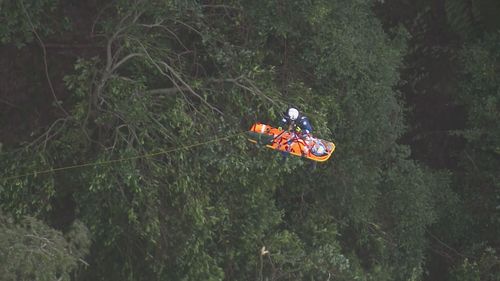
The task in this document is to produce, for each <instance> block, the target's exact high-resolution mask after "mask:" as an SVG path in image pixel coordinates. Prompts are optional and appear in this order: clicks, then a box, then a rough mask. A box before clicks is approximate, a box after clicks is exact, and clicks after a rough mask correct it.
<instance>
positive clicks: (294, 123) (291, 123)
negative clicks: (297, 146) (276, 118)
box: [280, 115, 313, 134]
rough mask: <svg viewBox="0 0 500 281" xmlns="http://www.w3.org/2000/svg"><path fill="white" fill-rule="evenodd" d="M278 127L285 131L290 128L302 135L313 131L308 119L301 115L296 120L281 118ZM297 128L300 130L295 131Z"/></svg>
mask: <svg viewBox="0 0 500 281" xmlns="http://www.w3.org/2000/svg"><path fill="white" fill-rule="evenodd" d="M280 127H283V128H284V129H285V130H287V129H288V127H291V129H292V130H294V131H302V132H303V133H304V134H310V133H312V131H313V128H312V126H311V123H310V122H309V119H308V118H307V117H305V116H302V115H300V116H299V118H297V120H290V118H288V117H283V118H281V120H280ZM297 127H299V128H300V130H297V129H296V128H297Z"/></svg>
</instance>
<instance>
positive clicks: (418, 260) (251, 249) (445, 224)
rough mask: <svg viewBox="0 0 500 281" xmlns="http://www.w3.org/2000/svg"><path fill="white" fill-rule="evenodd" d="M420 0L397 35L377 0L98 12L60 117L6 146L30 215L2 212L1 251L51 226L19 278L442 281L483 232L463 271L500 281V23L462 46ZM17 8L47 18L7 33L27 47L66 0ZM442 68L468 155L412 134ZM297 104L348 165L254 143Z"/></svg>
mask: <svg viewBox="0 0 500 281" xmlns="http://www.w3.org/2000/svg"><path fill="white" fill-rule="evenodd" d="M389 2H390V1H389ZM417 2H418V3H416V4H415V11H411V12H409V14H411V13H413V12H415V14H412V16H408V18H406V19H405V20H403V21H402V22H403V24H406V25H407V26H406V29H405V28H404V27H402V26H398V25H397V24H396V25H395V27H394V26H392V27H394V28H388V29H387V30H386V31H384V29H383V26H382V23H381V22H380V20H379V19H378V18H377V17H376V16H375V14H374V12H373V9H374V7H373V1H344V0H338V1H326V0H325V1H285V2H283V1H277V2H276V1H266V0H259V1H238V0H235V1H225V2H223V3H220V2H216V1H215V2H214V1H203V2H196V1H159V0H158V1H156V0H155V1H141V0H139V1H128V0H119V1H113V2H110V3H109V5H103V8H102V10H101V11H100V13H99V14H98V15H96V18H93V19H87V21H88V22H92V24H91V26H89V27H88V28H89V30H91V34H92V36H91V38H90V39H88V38H87V39H88V40H91V41H92V43H93V44H95V45H96V46H97V48H98V51H96V52H95V53H92V54H91V55H90V54H89V53H87V52H83V51H82V53H81V56H80V55H78V57H79V59H78V60H75V61H71V63H70V64H71V66H72V69H73V70H72V71H71V72H69V73H66V75H65V77H64V81H59V82H55V84H56V85H58V87H59V88H61V89H62V88H65V89H66V90H67V91H68V93H69V94H68V98H67V99H65V100H64V102H62V103H60V102H59V103H58V102H56V103H55V104H54V106H53V110H58V114H59V115H57V117H58V118H59V119H54V120H55V122H54V123H52V125H50V126H46V127H41V128H37V130H34V131H33V136H32V137H33V138H31V139H30V138H29V137H28V136H27V137H26V138H25V139H28V140H29V142H25V143H21V142H20V141H19V142H18V143H14V144H10V145H9V146H8V147H7V149H6V150H7V151H6V153H5V154H2V156H3V157H2V158H1V160H0V167H1V168H2V171H4V173H3V177H2V178H0V198H1V199H0V208H1V210H3V211H7V212H9V213H11V214H13V215H14V217H15V218H16V219H17V220H18V221H17V223H14V222H13V221H9V220H5V222H6V223H5V224H4V225H2V226H0V227H3V228H1V229H5V231H4V233H3V234H5V235H3V236H2V237H7V238H5V239H6V240H3V241H4V242H2V241H0V243H3V244H1V246H2V248H3V249H5V247H7V248H8V247H9V245H10V244H12V243H14V242H15V241H14V240H15V239H16V238H17V237H16V235H17V234H15V233H18V234H19V233H21V234H20V235H21V237H22V235H27V233H28V234H29V231H31V230H33V229H35V228H36V229H40V231H38V230H37V233H44V235H43V237H46V238H47V239H52V240H54V241H57V243H55V244H54V245H56V246H57V247H56V246H54V247H55V248H54V249H57V250H56V253H57V254H54V255H52V257H53V258H52V259H50V258H47V259H46V260H43V259H42V260H40V263H39V264H37V262H36V260H33V261H32V260H28V261H29V262H27V263H26V264H21V263H20V261H21V259H22V256H21V254H19V255H18V256H16V259H12V260H10V261H9V263H7V266H8V267H5V270H4V269H3V268H2V270H4V271H5V276H9V278H10V276H12V274H16V272H19V274H26V276H28V277H26V278H31V277H33V276H31V275H32V274H35V273H33V270H32V269H33V268H35V267H36V266H39V265H41V264H42V263H43V264H46V266H45V267H44V268H45V269H46V270H45V271H39V272H36V274H40V275H35V276H34V277H33V278H34V279H36V278H39V279H40V280H42V279H43V278H49V277H50V278H52V277H53V276H55V277H53V278H58V277H60V276H62V277H63V278H66V279H68V278H69V277H70V276H72V277H73V278H74V279H75V280H120V281H121V280H423V279H425V278H426V276H427V275H426V274H427V272H428V271H429V270H428V268H427V266H429V264H430V263H431V262H429V257H430V256H431V257H434V256H432V255H431V254H430V253H433V252H435V251H437V250H439V248H438V247H437V246H436V244H438V242H437V241H439V242H440V243H439V244H438V245H439V246H443V245H446V246H448V247H447V248H446V249H447V250H449V249H450V248H451V247H452V246H455V245H456V244H458V243H459V242H460V241H467V242H469V243H467V245H466V246H464V247H463V248H460V249H459V250H460V252H458V251H457V253H459V254H457V255H456V257H455V258H456V260H455V261H454V263H453V264H451V265H450V269H451V270H450V271H449V272H450V274H449V277H450V278H451V279H452V280H476V279H478V278H479V279H478V280H481V279H482V278H483V279H486V280H495V279H493V278H495V270H497V268H498V258H497V254H496V252H495V250H494V249H495V247H496V246H497V245H498V244H497V243H498V241H497V238H496V237H498V235H499V234H500V232H499V231H498V222H499V221H500V220H499V218H498V212H496V209H495V208H497V207H496V206H498V205H499V204H498V198H500V195H499V194H498V182H499V179H498V176H497V173H495V169H496V167H498V164H499V163H498V157H497V156H498V154H499V151H498V150H499V149H498V147H500V144H499V143H498V139H500V136H499V131H498V128H497V127H498V126H496V124H498V122H497V120H498V91H497V90H498V83H499V81H498V69H497V68H498V67H497V65H498V60H497V56H498V54H497V52H496V50H497V49H498V36H495V35H489V36H486V37H484V38H483V39H482V40H479V41H477V42H471V43H469V44H467V45H466V47H465V48H464V49H463V50H462V51H460V52H459V51H457V50H453V51H451V48H447V47H446V46H439V47H438V48H433V47H434V46H432V45H431V44H428V45H425V44H423V43H422V44H423V45H424V46H418V44H416V43H415V42H420V41H418V40H426V39H428V38H429V37H427V35H428V32H429V30H431V29H432V28H431V26H432V25H426V24H428V23H429V22H428V21H429V20H430V19H432V13H431V9H430V8H427V7H428V5H427V4H428V3H427V2H425V1H417ZM2 3H3V6H2V8H3V7H6V8H5V9H4V10H2V14H1V15H2V20H3V19H6V20H8V21H12V24H14V22H15V21H14V18H15V15H17V14H16V13H18V11H19V9H21V10H22V9H26V10H27V11H28V13H29V14H30V15H32V23H33V26H34V27H33V26H31V25H25V24H20V25H18V29H12V28H8V29H5V30H4V32H3V33H1V32H0V35H1V36H2V38H3V41H2V42H4V43H16V44H21V43H30V42H32V39H33V38H32V37H31V39H30V36H33V34H32V32H33V29H36V31H39V35H41V36H46V35H47V34H48V32H49V31H50V30H49V29H48V26H49V25H45V24H44V20H45V17H49V18H50V16H51V15H55V14H56V12H55V10H54V7H56V6H58V5H60V4H61V3H62V2H61V3H59V2H57V1H45V2H43V1H42V2H40V3H38V2H37V3H38V4H36V5H35V4H33V5H34V6H33V5H31V4H30V5H27V4H26V3H24V2H19V4H15V3H17V2H11V1H7V2H5V1H4V2H2ZM22 4H25V5H26V6H22ZM465 4H466V1H458V0H456V1H449V2H448V1H447V2H446V5H444V6H443V9H445V10H446V11H447V15H448V21H449V24H450V26H449V27H450V29H449V30H457V32H459V31H458V30H462V31H461V32H463V33H464V34H466V33H467V34H472V33H474V32H475V31H474V30H475V29H476V28H482V27H481V26H480V27H475V26H474V23H475V22H476V21H480V20H478V19H476V18H474V19H471V18H470V17H468V16H469V15H467V16H463V15H464V12H466V11H468V9H470V7H468V6H466V5H465ZM380 5H382V6H384V5H383V4H380ZM386 5H387V6H388V7H391V3H389V4H386ZM464 5H465V6H464ZM474 7H475V6H474ZM377 9H378V8H377ZM478 9H479V8H478ZM474 11H475V10H474ZM391 15H393V16H395V14H391ZM474 15H475V14H474ZM379 16H380V17H382V18H384V17H383V15H379ZM54 18H57V17H54ZM71 21H72V22H75V23H76V22H79V24H83V23H85V22H87V21H78V20H75V19H74V18H73V19H71ZM67 23H68V19H67V18H65V20H61V21H55V23H54V21H52V22H51V26H55V30H56V32H60V31H61V30H64V29H65V25H67ZM408 24H411V26H408ZM38 29H40V30H38ZM447 30H448V29H447ZM21 34H24V35H21ZM61 34H63V33H61ZM68 36H69V35H68ZM71 36H75V35H71ZM460 38H469V37H467V36H463V37H460ZM79 47H81V46H79ZM422 55H424V57H425V60H423V59H422V60H421V59H420V57H421V56H422ZM404 58H405V59H404ZM436 58H437V59H440V60H441V62H443V61H446V60H447V59H450V62H448V61H446V63H451V62H453V63H455V62H460V63H461V64H460V68H458V67H457V69H456V70H455V71H450V72H447V75H449V76H446V77H455V78H456V79H455V80H452V81H451V82H450V81H447V80H446V79H445V78H443V77H444V76H443V77H441V78H439V79H436V80H434V79H428V77H431V76H432V75H431V74H434V73H438V71H436V72H433V71H427V70H426V69H425V68H421V67H422V66H425V65H426V63H428V62H429V61H432V60H433V59H436ZM451 58H453V59H456V61H455V60H453V61H451ZM49 62H50V60H49ZM446 63H443V65H445V64H446ZM401 74H402V75H403V79H404V80H405V81H406V82H407V84H404V83H403V85H404V86H402V87H399V88H397V86H398V85H400V84H398V83H399V82H401V78H400V75H401ZM426 75H427V76H426ZM455 75H456V76H455ZM426 77H427V78H426ZM440 79H442V81H441V80H440ZM435 81H440V82H443V81H444V82H443V84H442V85H445V86H450V85H451V86H450V87H449V88H446V89H448V91H447V94H450V95H449V96H448V98H449V99H450V100H452V101H453V103H454V105H457V106H461V108H463V110H464V111H463V112H464V114H466V116H467V118H464V120H467V121H466V122H465V123H464V124H463V126H462V127H455V128H453V129H454V130H450V131H449V132H447V134H448V135H449V136H450V137H451V136H452V137H453V138H455V139H460V140H463V141H464V143H465V146H466V147H467V150H466V153H463V154H460V153H455V154H453V157H455V158H454V159H458V161H459V163H457V164H456V165H454V166H453V168H454V169H455V170H454V169H450V170H448V171H442V170H437V169H434V168H429V167H426V166H424V165H423V164H421V163H420V162H418V161H417V160H422V159H425V157H419V156H415V154H412V152H414V151H412V150H411V149H413V148H414V147H415V146H413V147H411V146H407V145H405V144H401V139H402V137H406V136H407V134H408V132H409V133H410V134H413V133H415V132H419V133H420V132H421V131H419V130H420V129H421V127H420V125H421V124H426V123H425V122H420V121H419V120H414V118H415V117H416V116H419V115H418V112H416V113H414V112H412V114H411V115H409V118H410V120H409V121H410V122H409V126H413V127H410V128H409V130H408V128H407V125H405V120H404V114H405V113H406V112H407V111H405V107H404V102H405V101H406V102H407V103H410V105H413V104H411V102H412V100H411V99H409V98H408V97H409V96H410V95H409V94H408V92H407V90H408V89H411V90H412V91H413V90H414V91H413V92H411V93H417V92H418V93H424V92H426V90H427V88H426V86H428V85H432V83H433V82H435ZM457 81H463V82H461V83H458V82H457ZM408 85H410V86H409V87H406V86H408ZM421 87H423V90H422V91H421V90H420V89H421ZM449 89H457V93H456V94H455V95H452V94H451V91H450V90H449ZM434 90H435V89H434ZM400 91H401V92H402V94H401V93H400ZM423 97H428V96H425V95H423ZM402 98H406V100H405V101H404V100H403V99H402ZM288 105H295V106H297V107H299V109H301V110H302V111H303V112H304V114H305V115H307V116H308V117H309V118H310V119H311V120H312V123H313V127H314V129H315V131H314V134H315V135H317V136H318V137H321V138H324V139H332V140H334V141H335V143H336V144H337V150H336V151H335V153H334V156H333V158H332V159H331V160H330V161H328V162H326V163H321V164H318V166H317V167H316V169H311V168H310V167H309V164H310V163H308V162H307V161H305V160H304V159H299V158H289V159H287V161H286V162H284V161H282V159H281V155H279V154H276V153H274V152H272V151H270V150H266V149H263V148H259V147H257V146H255V145H254V144H251V143H250V142H248V140H247V139H246V138H247V136H246V135H245V134H244V133H245V131H247V130H248V128H249V127H250V125H251V124H252V123H254V122H257V121H260V122H265V123H271V124H275V122H276V121H277V119H278V118H279V112H281V111H282V110H283V109H284V108H285V107H286V106H288ZM417 105H418V104H417ZM61 106H63V107H64V108H62V107H61ZM63 113H64V114H63ZM432 122H436V121H435V120H431V121H429V123H432ZM422 127H425V126H422ZM417 129H418V130H417ZM422 143H423V144H429V147H430V146H432V144H433V143H432V142H431V141H429V140H428V139H425V141H423V142H422ZM410 144H412V143H410ZM440 155H445V154H444V153H443V154H440ZM412 157H413V158H416V159H417V160H415V159H412ZM430 166H431V167H436V166H433V165H430ZM437 166H439V165H437ZM60 167H62V168H60ZM33 171H38V173H33ZM478 186H480V187H481V188H484V192H483V193H481V194H476V193H475V192H474V191H475V190H477V187H478ZM490 195H491V196H490ZM464 202H466V203H468V204H466V205H465V206H463V205H462V204H463V203H464ZM26 217H29V218H31V217H37V218H38V219H39V220H41V221H44V222H45V223H47V224H50V225H51V226H54V227H56V228H57V229H60V230H61V231H64V233H66V234H65V235H64V237H65V238H64V237H63V236H62V234H61V232H59V231H56V230H53V229H50V228H49V227H48V226H47V225H45V224H43V223H42V222H40V221H38V220H34V219H28V220H25V219H24V218H26ZM477 217H478V218H477ZM27 224H29V225H31V226H30V228H28V227H26V225H27ZM470 226H473V227H474V228H473V229H474V230H470ZM7 230H8V231H7ZM11 230H12V231H11ZM42 230H43V231H42ZM488 231H489V232H488ZM487 233H489V234H487ZM2 237H0V239H3V238H2ZM89 237H92V241H91V242H90V240H89ZM440 238H441V239H443V240H440ZM5 241H7V242H5ZM12 241H14V242H12ZM30 241H31V240H30ZM30 241H28V242H30ZM443 241H445V242H443ZM31 242H32V241H31ZM31 242H30V243H31ZM30 243H28V244H27V245H24V246H23V247H25V248H22V247H21V246H19V251H17V253H23V251H25V250H26V249H27V250H29V247H31V248H33V247H35V248H36V245H34V244H32V243H31V244H30ZM447 243H449V244H450V245H451V246H449V245H448V244H447ZM15 245H23V244H22V243H21V244H19V243H18V242H15ZM16 247H17V246H16ZM26 247H28V248H26ZM27 250H26V251H27ZM462 251H463V253H462ZM2 253H3V252H2ZM0 257H1V255H0ZM1 258H4V257H1ZM80 259H82V260H81V261H83V260H85V262H81V263H82V264H83V263H86V264H88V266H85V267H81V268H79V267H78V266H77V265H78V263H79V262H78V261H79V260H80ZM77 269H78V270H77ZM71 273H73V274H74V275H70V274H71ZM30 274H31V275H30ZM42 274H46V275H43V276H42ZM23 276H24V275H23ZM23 278H24V277H23ZM33 278H32V279H33ZM474 278H476V279H474ZM488 278H489V279H488Z"/></svg>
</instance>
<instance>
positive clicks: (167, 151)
mask: <svg viewBox="0 0 500 281" xmlns="http://www.w3.org/2000/svg"><path fill="white" fill-rule="evenodd" d="M243 133H245V132H239V133H236V134H233V135H230V136H225V137H219V138H215V139H212V140H209V141H205V142H199V143H194V144H191V145H186V146H181V147H176V148H172V149H167V150H162V151H158V152H153V153H148V154H142V155H136V156H131V157H124V158H119V159H114V160H107V161H100V162H90V163H83V164H77V165H72V166H64V167H59V168H53V169H48V170H42V171H35V172H30V173H26V174H22V175H16V176H10V177H4V178H0V181H8V180H13V179H18V178H23V177H28V176H36V175H41V174H49V173H54V172H60V171H66V170H72V169H78V168H84V167H91V166H98V165H108V164H113V163H118V162H123V161H129V160H136V159H142V158H149V157H154V156H158V155H163V154H167V153H170V152H174V151H179V150H184V149H191V148H193V147H197V146H202V145H206V144H209V143H214V142H219V141H221V140H227V139H230V138H234V137H236V136H239V135H241V134H243Z"/></svg>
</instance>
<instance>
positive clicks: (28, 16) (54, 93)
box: [20, 0, 69, 116]
mask: <svg viewBox="0 0 500 281" xmlns="http://www.w3.org/2000/svg"><path fill="white" fill-rule="evenodd" d="M20 3H21V7H22V9H23V11H24V13H25V15H26V18H27V19H28V23H29V24H30V26H31V29H32V31H33V34H35V37H36V38H37V40H38V42H39V43H40V47H42V52H43V64H44V66H45V77H46V78H47V82H48V84H49V88H50V91H51V92H52V96H53V97H54V101H55V104H56V106H57V107H58V108H59V109H60V110H61V111H62V112H63V113H64V114H65V115H66V116H69V114H68V112H67V111H66V110H65V109H64V108H63V107H62V106H61V105H60V104H59V100H58V99H57V96H56V92H55V90H54V86H53V85H52V80H50V75H49V64H48V62H47V49H46V48H45V44H44V43H43V41H42V38H41V37H40V35H39V34H38V32H37V31H36V29H35V25H34V24H33V22H32V21H31V17H30V15H29V14H28V11H27V10H26V7H24V1H23V0H21V1H20Z"/></svg>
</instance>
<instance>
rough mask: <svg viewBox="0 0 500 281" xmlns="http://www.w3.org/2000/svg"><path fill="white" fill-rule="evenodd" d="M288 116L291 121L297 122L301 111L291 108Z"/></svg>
mask: <svg viewBox="0 0 500 281" xmlns="http://www.w3.org/2000/svg"><path fill="white" fill-rule="evenodd" d="M287 115H288V118H290V120H292V121H293V120H297V118H299V111H298V110H297V109H296V108H293V107H290V108H289V109H288V112H287Z"/></svg>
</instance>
